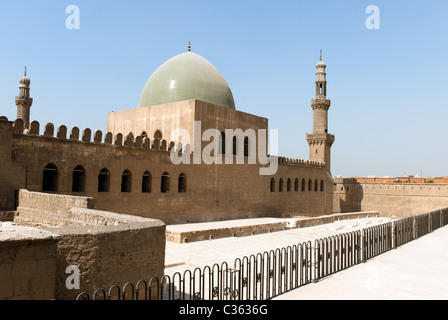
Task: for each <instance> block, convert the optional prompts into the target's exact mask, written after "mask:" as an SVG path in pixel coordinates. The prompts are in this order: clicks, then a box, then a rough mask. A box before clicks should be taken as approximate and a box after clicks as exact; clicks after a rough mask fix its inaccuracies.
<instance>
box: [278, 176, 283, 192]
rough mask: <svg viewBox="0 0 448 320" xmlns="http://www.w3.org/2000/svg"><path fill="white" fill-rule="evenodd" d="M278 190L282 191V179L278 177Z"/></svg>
mask: <svg viewBox="0 0 448 320" xmlns="http://www.w3.org/2000/svg"><path fill="white" fill-rule="evenodd" d="M278 192H283V179H282V178H280V180H279V181H278Z"/></svg>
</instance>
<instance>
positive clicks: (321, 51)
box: [320, 49, 322, 61]
mask: <svg viewBox="0 0 448 320" xmlns="http://www.w3.org/2000/svg"><path fill="white" fill-rule="evenodd" d="M320 61H322V49H320Z"/></svg>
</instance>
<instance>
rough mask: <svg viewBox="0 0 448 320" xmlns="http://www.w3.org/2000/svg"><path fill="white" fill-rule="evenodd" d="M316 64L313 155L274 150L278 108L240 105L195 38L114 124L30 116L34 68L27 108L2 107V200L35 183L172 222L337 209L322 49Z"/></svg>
mask: <svg viewBox="0 0 448 320" xmlns="http://www.w3.org/2000/svg"><path fill="white" fill-rule="evenodd" d="M316 70H317V71H316V79H315V85H316V92H315V97H314V98H313V99H312V100H311V108H312V110H313V132H312V133H311V134H306V139H307V141H308V144H309V152H310V156H309V159H308V160H303V159H292V158H285V157H281V156H278V157H277V156H270V155H269V154H267V150H268V148H267V143H268V135H267V133H268V132H269V127H268V119H266V118H263V117H260V116H257V115H252V114H249V113H245V112H244V111H240V110H238V109H237V106H236V105H235V101H234V98H233V94H232V90H231V89H230V87H229V85H228V84H227V82H226V80H225V79H224V78H223V76H222V75H221V73H220V72H219V71H218V70H217V69H216V68H215V67H214V66H213V65H212V64H211V63H210V62H209V61H208V60H206V59H205V58H203V57H202V56H200V55H198V54H196V53H193V52H192V51H191V47H190V46H189V47H188V51H187V52H184V53H181V54H179V55H177V56H175V57H173V58H171V59H169V60H168V61H166V62H165V63H163V64H162V65H161V66H160V67H159V68H158V69H157V70H155V71H154V73H153V74H152V76H151V77H150V78H149V80H148V81H147V83H146V85H144V88H143V91H142V93H141V97H140V103H139V105H138V107H137V108H133V109H129V110H122V111H116V112H111V113H109V114H108V116H107V132H104V133H103V132H101V131H99V130H96V131H95V130H93V129H90V128H84V129H82V128H78V127H73V128H67V127H66V126H65V125H63V124H60V125H57V126H56V125H54V124H52V123H50V122H49V123H46V124H40V123H39V122H37V121H31V110H32V108H31V107H32V103H33V99H32V98H31V95H30V85H31V81H30V78H29V77H28V76H27V75H26V70H25V75H24V77H23V78H21V79H20V86H19V95H18V96H17V97H16V98H15V103H16V105H17V119H16V120H14V121H10V120H8V119H7V118H6V117H0V163H1V164H2V166H1V167H0V181H1V183H0V211H6V210H15V208H16V207H17V191H18V190H21V189H26V190H29V191H36V192H44V193H52V194H60V195H75V196H79V197H91V198H94V201H95V209H98V210H105V211H111V212H117V213H121V214H127V215H136V216H140V217H145V218H153V219H159V220H161V221H163V222H164V223H167V224H177V223H186V222H206V221H220V220H230V219H244V218H255V217H291V216H321V215H327V214H332V213H333V184H334V182H333V179H332V175H331V167H330V159H331V147H332V145H333V143H334V141H335V137H334V135H332V134H330V133H329V132H328V110H329V108H330V104H331V103H330V100H329V99H327V81H326V64H325V63H324V62H323V61H322V53H321V56H320V61H319V62H318V63H317V65H316ZM33 111H34V110H33ZM35 112H39V110H35ZM99 120H100V119H99ZM262 133H264V135H263V134H262ZM270 143H271V145H272V142H270ZM204 154H205V155H208V156H209V157H204ZM201 155H202V157H201ZM174 159H176V160H181V161H178V162H175V161H174ZM210 159H211V160H212V161H210ZM274 168H275V170H271V171H269V170H268V169H274ZM263 170H265V172H268V173H265V174H262V172H263Z"/></svg>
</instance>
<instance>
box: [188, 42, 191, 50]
mask: <svg viewBox="0 0 448 320" xmlns="http://www.w3.org/2000/svg"><path fill="white" fill-rule="evenodd" d="M190 51H191V42H190V41H188V52H190Z"/></svg>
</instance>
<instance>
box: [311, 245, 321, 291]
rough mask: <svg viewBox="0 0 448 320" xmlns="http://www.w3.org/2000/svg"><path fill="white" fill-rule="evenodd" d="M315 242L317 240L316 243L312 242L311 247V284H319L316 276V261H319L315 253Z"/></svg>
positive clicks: (316, 252)
mask: <svg viewBox="0 0 448 320" xmlns="http://www.w3.org/2000/svg"><path fill="white" fill-rule="evenodd" d="M316 242H317V240H316V241H314V246H311V248H310V249H311V253H312V254H311V257H310V258H311V266H312V268H313V272H311V282H312V283H317V282H319V275H318V261H319V258H318V256H317V255H318V251H317V248H316Z"/></svg>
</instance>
